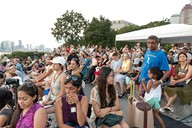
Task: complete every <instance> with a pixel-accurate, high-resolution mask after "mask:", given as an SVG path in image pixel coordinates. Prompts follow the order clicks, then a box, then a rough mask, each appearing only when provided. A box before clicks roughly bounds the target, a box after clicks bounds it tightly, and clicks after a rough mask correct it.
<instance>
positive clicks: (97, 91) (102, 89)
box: [90, 67, 128, 128]
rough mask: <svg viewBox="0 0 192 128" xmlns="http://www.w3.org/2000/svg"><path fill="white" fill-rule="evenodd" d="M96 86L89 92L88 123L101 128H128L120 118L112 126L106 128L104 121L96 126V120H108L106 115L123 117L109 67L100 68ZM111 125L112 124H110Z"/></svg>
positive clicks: (112, 74) (112, 73)
mask: <svg viewBox="0 0 192 128" xmlns="http://www.w3.org/2000/svg"><path fill="white" fill-rule="evenodd" d="M97 82H98V85H96V86H95V87H94V88H93V89H92V90H91V104H92V107H93V111H92V113H91V117H90V122H96V124H97V125H98V126H101V127H102V128H103V127H104V128H109V127H112V128H128V125H127V124H126V123H125V121H123V120H122V118H121V119H120V120H119V121H117V123H116V124H113V126H107V125H106V124H105V123H104V121H101V123H100V124H98V120H100V119H101V120H102V119H103V118H108V115H113V116H115V117H114V119H116V117H123V112H122V111H121V110H120V107H119V99H118V97H117V94H116V90H115V87H114V85H113V83H114V72H113V70H112V69H111V68H109V67H102V68H101V70H100V73H99V76H98V81H97ZM111 123H113V122H111Z"/></svg>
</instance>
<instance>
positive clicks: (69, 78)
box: [66, 76, 78, 82]
mask: <svg viewBox="0 0 192 128" xmlns="http://www.w3.org/2000/svg"><path fill="white" fill-rule="evenodd" d="M66 79H67V80H72V81H74V82H76V81H77V80H78V77H76V76H67V77H66Z"/></svg>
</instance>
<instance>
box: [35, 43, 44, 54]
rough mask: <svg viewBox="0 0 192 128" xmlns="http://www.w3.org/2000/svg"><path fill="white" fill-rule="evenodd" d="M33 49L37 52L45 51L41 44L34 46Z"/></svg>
mask: <svg viewBox="0 0 192 128" xmlns="http://www.w3.org/2000/svg"><path fill="white" fill-rule="evenodd" d="M35 49H37V50H38V51H41V52H44V51H45V46H44V45H42V44H41V45H39V46H36V47H35Z"/></svg>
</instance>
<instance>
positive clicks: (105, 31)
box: [84, 16, 116, 46]
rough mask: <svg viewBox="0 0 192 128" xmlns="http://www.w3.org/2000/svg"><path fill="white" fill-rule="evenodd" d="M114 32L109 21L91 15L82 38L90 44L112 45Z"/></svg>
mask: <svg viewBox="0 0 192 128" xmlns="http://www.w3.org/2000/svg"><path fill="white" fill-rule="evenodd" d="M115 35H116V32H115V31H114V30H113V29H111V21H110V20H109V19H106V18H104V17H103V16H100V18H99V19H97V18H95V17H93V19H92V21H91V23H90V24H89V26H88V27H87V28H86V29H85V31H84V39H85V41H86V42H87V43H89V44H91V45H93V44H94V45H96V44H97V45H102V46H114V44H115Z"/></svg>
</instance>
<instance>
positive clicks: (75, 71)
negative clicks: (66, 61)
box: [65, 58, 84, 95]
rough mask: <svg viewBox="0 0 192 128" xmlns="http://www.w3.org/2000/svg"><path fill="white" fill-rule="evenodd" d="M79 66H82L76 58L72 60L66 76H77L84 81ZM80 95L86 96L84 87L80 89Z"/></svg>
mask: <svg viewBox="0 0 192 128" xmlns="http://www.w3.org/2000/svg"><path fill="white" fill-rule="evenodd" d="M79 66H80V63H79V60H78V59H76V58H72V59H71V62H70V65H69V66H68V70H67V71H65V74H66V76H70V75H75V76H78V77H81V79H83V75H82V73H81V71H80V70H79ZM83 83H84V82H83ZM79 94H81V95H84V91H83V86H82V88H81V89H80V91H79Z"/></svg>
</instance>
